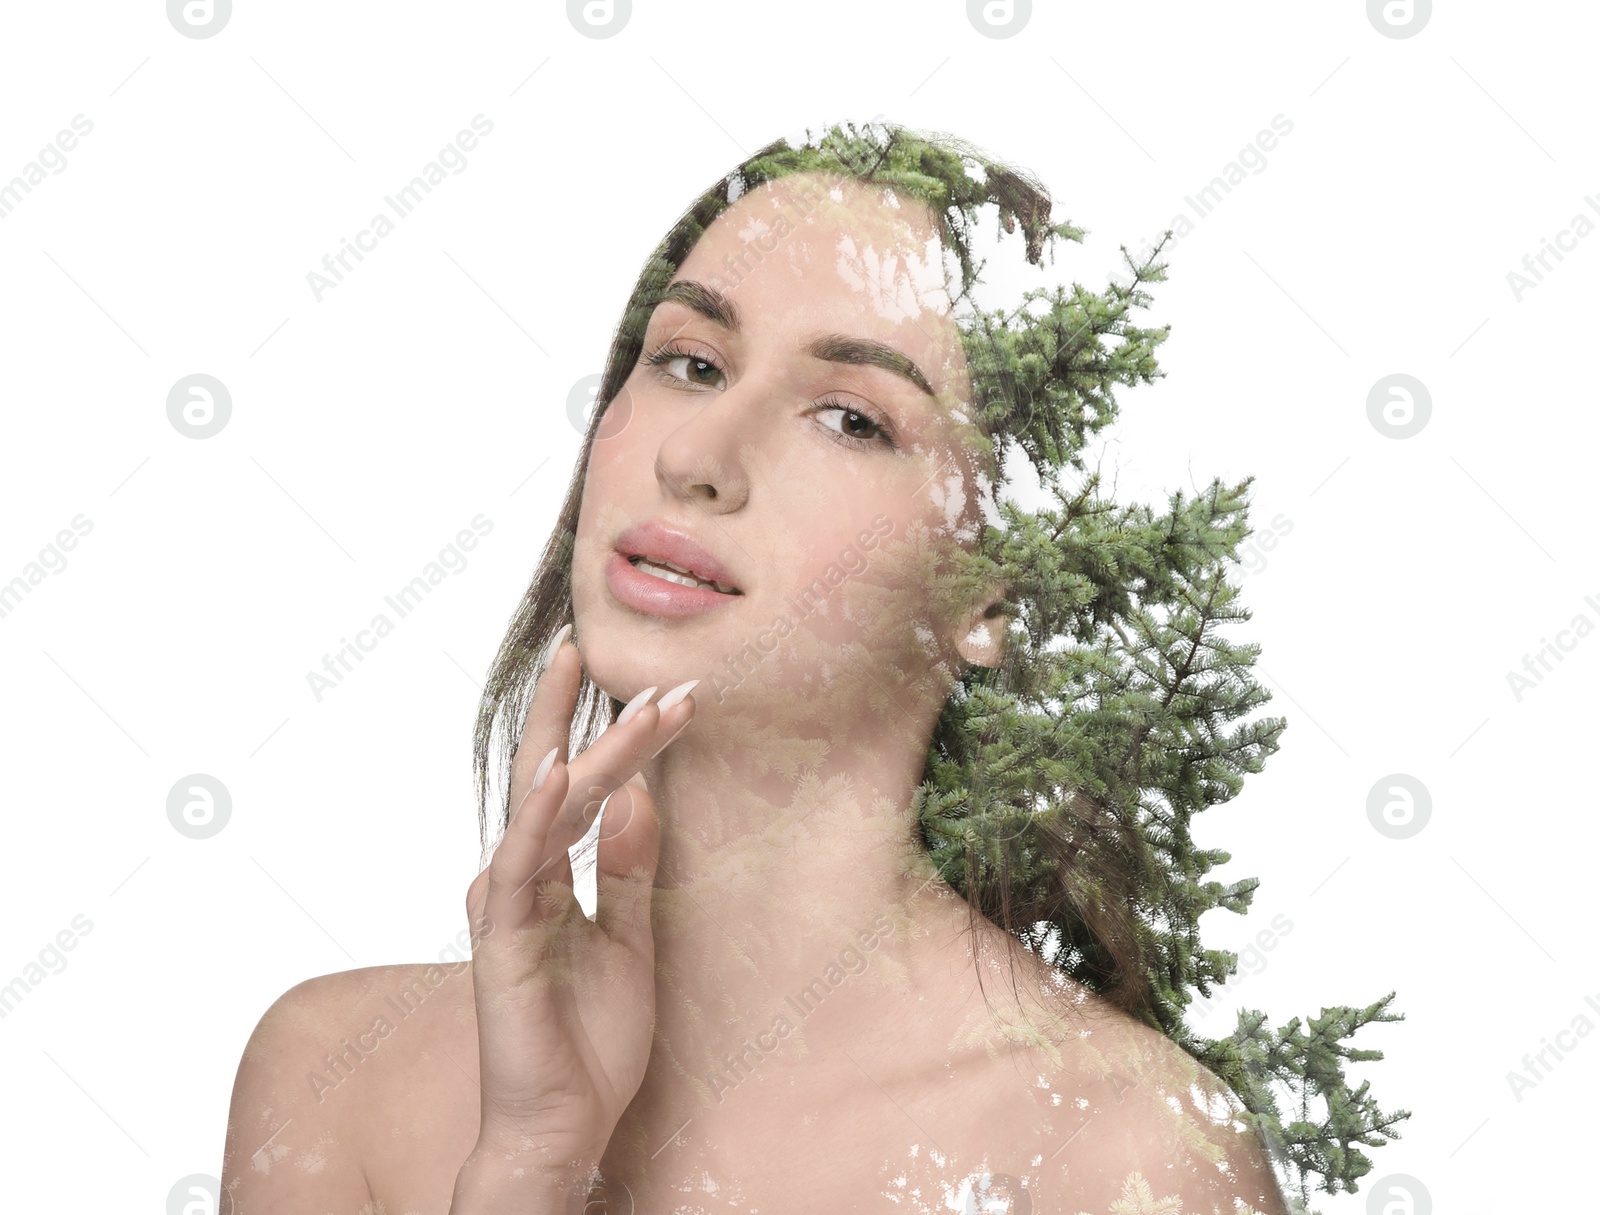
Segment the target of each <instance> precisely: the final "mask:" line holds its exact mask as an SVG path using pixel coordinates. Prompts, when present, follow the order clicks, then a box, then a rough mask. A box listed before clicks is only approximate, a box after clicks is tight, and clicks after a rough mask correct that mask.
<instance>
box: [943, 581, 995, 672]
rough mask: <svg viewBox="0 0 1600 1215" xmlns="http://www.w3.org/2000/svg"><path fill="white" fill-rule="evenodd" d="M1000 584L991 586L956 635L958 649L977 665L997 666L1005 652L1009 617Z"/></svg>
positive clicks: (970, 661)
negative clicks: (1005, 611) (981, 602)
mask: <svg viewBox="0 0 1600 1215" xmlns="http://www.w3.org/2000/svg"><path fill="white" fill-rule="evenodd" d="M1004 607H1005V603H1004V601H1003V600H1002V598H1001V592H1000V590H999V588H998V587H995V588H991V590H990V593H989V594H988V595H987V596H985V602H984V604H983V606H982V607H980V608H978V609H977V610H976V611H974V612H973V613H972V615H971V616H969V617H967V618H966V620H965V621H964V624H965V628H964V629H963V630H962V631H961V632H960V633H959V634H958V635H957V637H956V639H955V644H956V653H958V654H960V655H961V657H962V658H964V659H965V660H966V661H967V662H968V663H970V664H971V665H972V666H975V667H997V666H999V665H1000V660H1001V658H1003V657H1004V655H1005V644H1006V625H1007V623H1008V620H1007V617H1006V616H1005V614H1004V611H1003V609H1004Z"/></svg>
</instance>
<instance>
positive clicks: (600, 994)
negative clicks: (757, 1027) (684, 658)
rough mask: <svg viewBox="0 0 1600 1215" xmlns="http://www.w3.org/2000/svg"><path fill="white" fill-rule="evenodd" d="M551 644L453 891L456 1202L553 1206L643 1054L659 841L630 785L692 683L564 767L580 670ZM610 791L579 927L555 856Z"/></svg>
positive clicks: (629, 1094)
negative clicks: (479, 843) (471, 872)
mask: <svg viewBox="0 0 1600 1215" xmlns="http://www.w3.org/2000/svg"><path fill="white" fill-rule="evenodd" d="M564 634H565V630H563V635H562V636H560V637H558V639H557V640H558V643H559V648H558V649H556V651H555V652H554V654H553V655H552V656H551V659H550V661H549V663H548V665H547V666H546V669H545V671H544V674H543V675H542V676H541V677H540V680H539V683H538V685H537V687H536V689H535V691H534V696H533V701H532V704H531V705H530V706H529V709H528V716H527V721H526V723H525V724H524V727H523V732H522V738H521V741H520V743H519V744H518V747H517V751H516V755H515V757H514V759H513V761H512V771H511V789H510V806H511V822H510V825H509V826H508V827H507V828H506V832H505V836H504V838H503V839H502V840H501V841H500V844H499V846H498V847H497V848H496V849H495V853H494V856H493V858H492V859H491V860H490V862H489V865H488V867H487V868H486V869H484V871H483V872H482V873H480V874H479V875H478V877H477V878H476V880H474V881H473V883H472V886H471V887H470V888H469V890H468V891H467V914H468V917H469V920H470V922H471V924H472V928H473V937H474V944H473V951H472V960H473V966H472V984H473V994H474V996H475V998H476V1002H477V1020H478V1059H479V1068H480V1075H479V1081H478V1083H479V1085H480V1087H481V1089H482V1094H483V1095H482V1102H481V1114H480V1120H479V1130H478V1142H477V1146H476V1148H475V1149H474V1151H473V1153H472V1155H471V1156H470V1157H469V1158H468V1160H467V1162H466V1165H465V1166H464V1167H463V1169H462V1173H461V1176H460V1177H459V1178H458V1184H457V1197H458V1199H465V1198H466V1196H467V1195H466V1191H467V1190H478V1191H480V1192H487V1191H493V1192H494V1193H495V1197H503V1196H508V1195H510V1194H512V1193H521V1194H524V1195H527V1196H529V1197H532V1196H533V1193H534V1191H538V1192H540V1193H541V1194H543V1195H545V1196H551V1197H553V1196H556V1195H558V1194H561V1195H563V1196H564V1193H565V1192H566V1191H567V1190H568V1189H569V1188H570V1187H571V1186H572V1185H573V1184H574V1183H576V1182H577V1181H578V1180H579V1179H580V1178H582V1177H584V1176H587V1175H588V1174H589V1173H590V1172H591V1171H592V1169H593V1168H594V1167H595V1165H597V1164H598V1162H599V1159H600V1156H601V1153H603V1152H604V1151H605V1147H606V1144H607V1142H608V1141H609V1140H610V1137H611V1133H612V1131H613V1130H614V1129H615V1128H616V1125H617V1122H618V1120H619V1119H620V1118H621V1116H622V1113H623V1111H624V1110H625V1109H626V1108H627V1106H628V1103H629V1102H630V1101H631V1100H632V1099H633V1096H634V1094H635V1093H636V1092H637V1091H638V1089H639V1085H640V1084H641V1083H642V1082H643V1080H644V1073H645V1065H646V1063H647V1062H648V1060H649V1057H650V1048H651V1042H652V1029H653V1025H654V1018H655V947H654V940H653V937H652V935H651V928H650V895H651V888H652V885H653V883H654V879H655V868H656V856H657V843H658V835H657V826H656V818H655V802H654V800H653V799H652V798H651V796H650V794H649V793H648V792H647V791H646V789H645V783H644V779H643V777H641V776H639V775H638V772H639V768H640V766H641V765H642V764H643V763H644V762H645V761H646V760H648V759H649V758H651V757H652V756H653V755H655V754H657V753H658V752H659V751H660V750H661V749H662V748H663V747H664V746H666V744H667V743H668V742H670V741H671V740H672V738H673V737H674V736H676V734H677V733H678V732H680V731H681V730H682V729H683V728H684V727H685V726H686V725H687V724H688V723H689V720H690V719H691V718H692V717H693V716H694V702H693V701H692V700H690V699H689V698H688V696H687V688H688V687H689V686H692V685H685V686H684V687H683V688H679V689H674V691H675V692H677V693H678V694H679V695H678V698H677V700H676V703H673V704H671V705H670V706H669V707H667V708H665V709H663V708H662V707H661V706H660V705H657V704H653V703H649V702H648V698H649V696H651V695H653V694H654V689H653V688H651V689H647V690H646V691H645V692H643V693H641V694H640V695H641V696H642V697H644V698H645V699H644V701H643V702H641V701H639V700H637V699H636V701H635V703H634V704H633V705H630V708H631V709H632V710H633V712H632V713H631V715H630V716H629V717H628V720H627V721H622V720H621V718H620V717H619V719H618V721H617V722H616V723H615V724H613V725H612V726H611V727H610V728H608V729H607V730H606V732H605V733H604V734H602V735H601V736H600V737H599V738H598V739H597V740H596V741H595V743H594V744H593V745H592V746H591V747H589V748H588V749H587V750H586V751H584V752H583V753H582V754H581V755H579V756H578V757H577V758H576V759H575V760H573V761H572V763H571V766H570V767H569V766H568V765H567V764H566V763H564V762H562V761H563V759H564V758H565V751H566V745H567V738H568V732H569V730H570V727H571V722H572V717H573V713H574V710H575V708H576V705H577V697H578V689H579V684H580V680H581V675H582V666H581V659H580V656H579V653H578V649H577V647H576V646H574V645H572V644H571V643H569V642H568V641H567V640H566V637H565V635H564ZM671 699H672V693H668V694H667V695H666V696H664V697H662V702H663V703H665V702H667V701H668V700H671ZM626 712H627V711H626V710H625V713H626ZM536 786H537V787H536ZM613 792H615V796H614V797H612V798H611V802H610V805H609V807H608V808H607V810H606V814H605V822H604V824H603V829H602V833H601V836H600V839H599V841H598V844H599V853H598V859H597V865H596V880H597V886H598V905H597V914H596V918H595V919H594V920H592V921H591V920H590V919H588V917H586V916H585V915H584V913H583V909H582V908H581V907H580V906H579V904H578V901H577V899H576V898H575V897H574V896H573V892H572V867H571V864H570V863H569V861H568V858H567V849H568V848H569V847H570V846H571V845H573V844H574V843H576V842H577V841H578V840H579V839H580V838H581V837H582V836H583V835H584V833H585V832H586V831H587V830H588V828H589V827H590V826H591V825H592V824H593V823H594V819H595V815H596V814H597V813H598V812H599V809H600V805H601V803H602V802H604V801H605V799H606V798H607V796H608V795H610V794H612V793H613ZM514 1179H521V1180H514ZM541 1187H543V1188H542V1189H541ZM458 1205H459V1206H460V1208H461V1209H462V1210H466V1209H469V1208H474V1207H476V1206H477V1205H478V1204H477V1203H476V1202H473V1201H465V1202H461V1203H458Z"/></svg>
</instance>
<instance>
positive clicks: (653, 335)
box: [572, 174, 984, 713]
mask: <svg viewBox="0 0 1600 1215" xmlns="http://www.w3.org/2000/svg"><path fill="white" fill-rule="evenodd" d="M950 310H951V301H950V296H949V293H948V292H947V290H946V287H945V278H944V272H943V264H942V259H941V252H940V245H939V239H938V236H937V230H936V229H935V227H934V225H933V221H932V218H931V216H929V215H928V213H927V211H926V209H925V208H923V207H921V206H920V205H919V204H915V203H910V202H906V201H904V200H898V202H897V200H896V199H894V198H892V197H891V196H888V195H886V194H885V193H884V192H883V191H881V190H872V189H869V188H866V187H864V186H862V185H861V184H860V183H857V182H854V181H843V182H834V181H832V180H830V179H828V178H824V177H822V176H819V175H813V174H801V175H794V176H790V177H786V178H782V179H780V180H779V181H777V182H773V183H768V184H767V185H764V186H760V187H757V188H756V189H754V190H752V191H750V192H748V193H746V194H745V195H743V196H742V197H741V198H740V199H739V200H738V201H737V202H736V203H735V204H734V205H733V206H731V207H730V208H729V209H728V210H727V211H725V212H724V213H723V214H722V215H721V216H719V217H718V219H717V220H716V221H715V222H714V223H713V224H712V225H711V226H710V228H708V229H707V231H706V232H705V234H704V236H702V237H701V239H700V241H699V243H698V244H696V245H695V247H694V249H693V250H692V251H691V252H690V254H689V256H688V257H687V258H686V259H685V261H684V263H683V265H682V266H681V267H680V268H679V270H678V272H677V274H676V275H675V276H674V278H673V281H672V283H671V285H670V286H669V288H668V290H667V295H666V298H665V299H664V300H663V301H662V302H661V303H660V304H659V305H658V306H657V307H656V309H655V311H654V313H653V315H652V316H651V318H650V321H649V324H648V328H647V330H646V333H645V339H644V346H643V354H642V357H641V359H640V361H639V363H638V364H637V365H636V366H635V367H634V368H633V370H632V372H631V373H630V375H629V377H628V379H627V382H626V384H625V385H624V387H623V389H622V391H621V392H620V393H619V394H618V396H617V397H616V399H615V400H613V401H612V403H611V404H610V406H609V407H608V409H607V413H606V416H605V418H604V419H603V420H602V422H601V424H600V428H599V431H598V433H597V436H596V439H595V443H594V446H593V449H592V453H591V456H590V462H589V468H588V476H587V480H586V483H585V486H584V494H583V500H582V505H581V508H580V514H579V520H578V530H577V537H576V545H575V548H574V555H573V570H572V575H573V604H574V611H575V617H576V621H575V623H576V631H577V636H578V638H579V641H580V645H581V648H582V650H583V654H584V661H585V665H586V667H587V669H588V672H589V675H590V678H592V679H593V680H594V681H595V682H596V683H597V684H598V685H599V686H600V687H602V688H604V689H605V690H606V691H607V692H608V693H610V694H611V695H613V696H615V697H617V698H619V699H623V700H626V699H628V698H630V697H631V696H632V695H633V694H634V693H635V692H637V691H639V690H642V689H643V688H644V687H647V686H649V685H650V684H659V685H661V686H662V687H670V686H671V685H672V684H673V683H675V682H678V681H680V680H682V679H690V678H696V677H700V678H702V679H705V680H707V683H706V684H703V685H702V686H700V687H697V688H696V689H695V699H696V703H697V705H699V706H701V708H700V709H699V710H698V711H699V712H700V713H705V712H708V711H709V712H715V711H716V709H717V706H719V705H723V704H726V703H728V702H729V701H730V700H735V701H743V703H744V706H745V707H749V706H750V705H752V704H753V703H756V702H767V703H771V702H773V701H774V700H775V699H776V700H784V701H786V702H787V703H789V704H791V705H793V704H799V703H804V702H814V701H815V700H816V699H817V697H818V696H819V694H821V693H822V692H824V691H825V690H831V693H832V694H831V695H830V696H828V698H827V699H828V700H829V702H830V704H829V709H830V710H831V711H833V712H837V711H839V710H840V709H841V708H843V707H844V706H843V704H842V702H841V697H842V698H844V699H846V700H848V699H852V698H854V697H856V695H857V692H858V690H859V689H860V688H862V687H870V686H871V684H872V683H873V682H876V683H877V684H878V685H879V687H880V688H883V689H884V690H885V691H888V688H887V687H886V680H887V681H888V682H898V683H900V684H901V686H902V687H904V685H905V683H906V681H908V680H910V681H912V682H916V681H917V679H918V678H919V677H920V676H925V675H926V674H927V672H928V671H929V670H930V669H931V668H932V667H933V666H935V665H936V664H938V663H939V661H940V660H941V659H945V660H948V659H949V657H950V655H951V646H952V645H953V643H954V642H956V641H958V640H960V639H962V638H965V637H966V636H967V634H968V633H969V631H970V628H971V620H970V616H971V612H972V609H973V608H974V607H976V608H977V609H978V610H979V611H980V612H981V608H982V606H983V605H982V604H981V603H980V604H974V603H972V602H971V601H970V600H961V601H959V603H958V602H957V601H956V600H955V599H954V598H953V597H952V596H949V595H940V594H936V589H937V587H938V586H939V585H940V583H939V582H938V581H937V579H936V576H937V575H943V576H944V577H945V578H948V575H949V572H950V570H949V568H948V565H947V563H946V560H945V556H946V555H947V554H949V552H950V551H951V550H952V548H953V547H954V546H956V545H965V546H967V547H970V545H971V543H972V542H973V541H974V540H975V539H976V536H977V529H978V528H979V527H980V526H981V513H980V511H979V505H978V504H979V497H980V493H981V492H983V490H984V487H983V486H981V485H980V484H979V483H978V478H977V475H976V473H975V471H974V470H975V467H976V464H975V461H974V459H973V456H972V452H971V451H970V450H969V449H968V447H967V444H968V443H970V442H971V440H972V438H973V437H974V435H975V431H974V430H973V428H972V426H971V424H970V423H969V422H967V421H966V420H965V418H964V416H963V412H962V411H963V410H964V408H965V404H966V401H967V399H968V383H967V375H966V366H965V359H964V357H963V354H962V347H961V340H960V335H959V331H958V330H957V328H956V326H955V324H954V322H953V320H952V318H951V316H950ZM675 543H676V544H678V545H679V547H674V544H675ZM641 554H642V555H643V556H644V557H645V558H646V559H648V558H649V557H651V556H654V557H656V558H659V559H660V560H661V561H669V562H671V563H672V564H674V565H677V566H680V567H683V568H685V569H688V570H694V571H698V572H699V573H700V574H702V575H704V576H705V577H706V578H709V579H710V580H711V581H714V582H716V583H719V584H721V589H717V588H713V587H705V586H699V587H694V588H687V587H683V586H681V585H678V584H676V583H674V582H672V581H670V580H663V579H661V578H659V577H657V576H655V575H654V574H652V573H651V572H649V566H648V565H647V566H645V567H640V566H639V565H637V564H636V563H635V561H634V560H633V559H634V558H636V557H638V556H639V555H641ZM707 558H709V561H708V560H707ZM657 569H658V570H659V565H658V566H657ZM730 591H733V592H736V593H730ZM980 636H981V634H980ZM907 664H909V667H908V665H907ZM886 667H888V668H892V669H893V672H894V674H893V675H891V676H887V677H886V676H885V675H884V674H883V672H884V669H885V668H886ZM942 699H943V697H942V693H941V694H940V695H939V703H942ZM880 711H881V710H880Z"/></svg>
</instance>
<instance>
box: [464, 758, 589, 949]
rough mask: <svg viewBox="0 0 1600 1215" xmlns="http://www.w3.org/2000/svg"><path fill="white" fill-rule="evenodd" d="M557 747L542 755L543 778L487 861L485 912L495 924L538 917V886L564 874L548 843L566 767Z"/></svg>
mask: <svg viewBox="0 0 1600 1215" xmlns="http://www.w3.org/2000/svg"><path fill="white" fill-rule="evenodd" d="M556 750H557V749H556V748H554V747H552V748H551V749H550V750H549V751H548V752H546V754H545V757H544V760H543V762H542V763H541V764H540V765H539V768H542V769H544V771H543V772H542V773H541V772H538V771H537V770H536V772H535V775H536V777H542V780H541V781H540V783H539V786H538V788H537V789H535V788H533V787H532V782H530V788H529V792H528V795H527V797H525V798H524V800H523V804H522V807H521V809H520V810H519V811H518V812H517V814H516V816H515V817H514V818H512V820H511V823H510V824H509V825H508V826H507V827H506V833H505V836H504V837H503V838H502V839H501V840H500V845H499V847H497V848H496V849H495V851H494V856H493V857H491V858H490V860H489V867H488V869H487V870H486V872H487V873H488V875H489V881H488V892H487V897H486V899H485V904H486V905H485V914H487V916H488V917H489V919H490V920H491V921H493V922H495V923H506V924H513V925H519V926H520V925H523V924H526V923H528V922H529V921H530V920H533V919H537V918H538V914H539V902H538V891H539V887H540V886H541V885H542V884H543V883H545V882H549V881H551V880H554V879H559V878H560V877H561V876H562V873H563V870H564V869H565V872H566V873H567V874H568V875H569V876H568V877H567V885H568V886H570V885H571V878H570V872H571V871H570V867H567V866H566V852H565V850H564V849H562V850H560V851H559V852H556V853H554V854H552V851H551V848H552V846H551V845H550V844H549V843H548V842H547V840H548V837H549V835H550V829H551V825H552V823H553V821H554V819H555V816H556V813H557V811H558V810H559V809H560V807H561V805H562V804H563V802H564V801H565V800H566V795H567V792H568V771H567V766H566V765H565V764H563V763H561V762H559V760H558V759H557V757H556Z"/></svg>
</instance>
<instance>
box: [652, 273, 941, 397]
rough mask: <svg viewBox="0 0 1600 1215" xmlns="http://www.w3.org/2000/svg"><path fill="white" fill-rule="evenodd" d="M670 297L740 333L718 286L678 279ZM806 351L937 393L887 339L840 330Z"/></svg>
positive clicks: (664, 297)
mask: <svg viewBox="0 0 1600 1215" xmlns="http://www.w3.org/2000/svg"><path fill="white" fill-rule="evenodd" d="M668 300H671V301H673V302H675V303H679V304H683V305H684V306H685V307H687V308H691V309H693V310H694V311H695V312H698V313H699V314H700V315H701V316H703V317H705V318H706V319H707V320H709V321H714V322H715V323H716V324H718V325H721V326H722V327H723V328H724V329H726V330H727V331H728V332H729V333H738V332H739V310H738V309H737V308H735V307H734V304H733V301H732V300H731V299H729V298H728V297H727V296H726V295H724V294H723V293H722V292H720V291H718V290H717V289H716V288H715V287H708V286H706V285H705V284H704V283H697V282H695V281H694V280H693V279H678V280H676V281H675V282H672V283H669V284H667V287H666V289H665V290H664V291H662V293H661V303H666V302H667V301H668ZM806 353H808V354H810V355H811V356H812V357H813V358H818V359H823V360H825V361H827V362H830V363H853V364H857V365H860V366H865V367H880V368H882V369H883V370H884V371H889V372H893V373H894V374H895V375H897V376H900V377H902V378H903V379H906V380H909V381H910V382H911V383H912V384H914V385H916V387H917V388H918V389H919V390H921V391H922V392H924V393H926V394H927V395H928V396H930V397H931V396H937V395H938V394H936V393H935V392H934V391H933V387H932V386H931V385H930V384H929V383H928V377H927V376H925V375H923V374H922V369H921V368H919V367H918V366H917V365H916V364H915V363H913V362H912V361H911V359H910V358H909V357H907V356H906V355H905V354H903V353H901V352H900V351H898V350H896V349H895V348H894V347H893V346H890V345H888V344H887V343H885V342H879V341H874V340H873V339H871V338H861V337H846V336H845V335H844V334H841V333H826V334H823V335H822V336H821V337H819V338H817V339H816V340H814V341H813V342H812V343H811V344H810V345H809V346H808V347H806Z"/></svg>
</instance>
